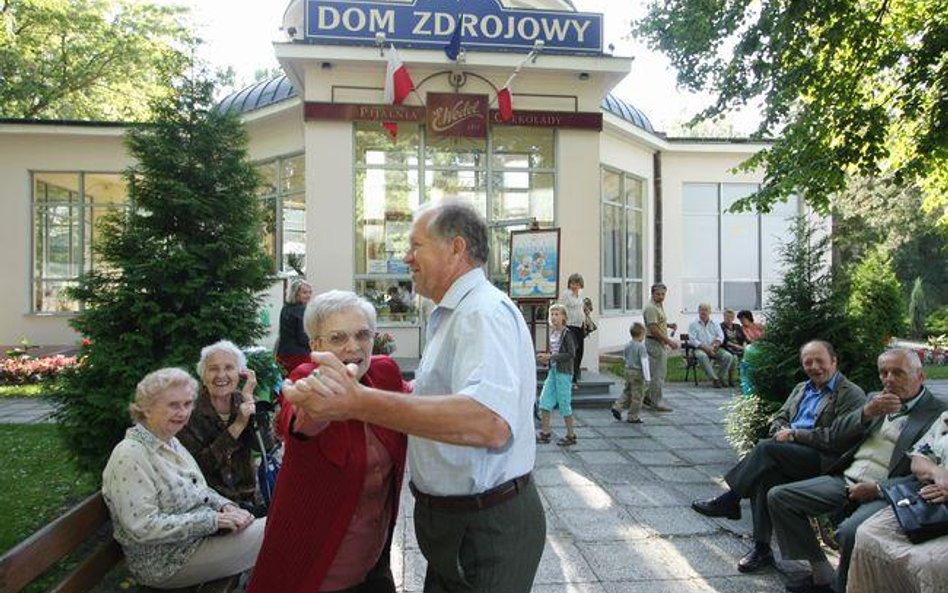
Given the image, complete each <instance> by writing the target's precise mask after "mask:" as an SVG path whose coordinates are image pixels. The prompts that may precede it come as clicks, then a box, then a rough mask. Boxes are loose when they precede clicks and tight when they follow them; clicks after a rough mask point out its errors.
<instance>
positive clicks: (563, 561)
mask: <svg viewBox="0 0 948 593" xmlns="http://www.w3.org/2000/svg"><path fill="white" fill-rule="evenodd" d="M597 581H598V579H597V578H596V573H595V572H593V570H592V568H591V567H590V566H589V563H588V562H586V559H585V558H583V555H582V553H581V552H580V551H579V548H577V547H576V544H574V543H573V542H572V541H571V540H570V539H568V538H561V537H547V538H546V544H545V545H544V547H543V556H542V557H541V558H540V566H539V568H538V569H537V576H536V579H535V580H534V583H535V584H534V587H533V591H534V592H536V591H537V590H538V589H537V587H538V586H539V585H549V584H574V585H577V584H580V583H583V584H585V583H589V584H597ZM597 586H598V585H597ZM551 590H552V591H557V590H566V591H568V590H569V589H551ZM578 590H579V591H582V589H578ZM593 590H595V589H593Z"/></svg>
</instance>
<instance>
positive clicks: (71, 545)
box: [0, 492, 123, 593]
mask: <svg viewBox="0 0 948 593" xmlns="http://www.w3.org/2000/svg"><path fill="white" fill-rule="evenodd" d="M109 520H110V519H109V511H108V508H107V507H106V506H105V501H104V500H103V499H102V494H101V493H100V492H96V493H95V494H93V495H91V496H89V497H88V498H86V499H85V500H84V501H82V502H81V503H79V504H78V505H76V506H75V507H73V508H72V509H70V510H69V511H67V512H66V514H64V515H62V516H60V517H58V518H57V519H56V520H54V521H53V522H52V523H50V524H49V525H47V526H45V527H43V528H42V529H40V530H39V531H37V532H36V533H34V534H33V535H31V536H30V537H29V538H27V539H25V540H24V541H22V542H20V543H19V544H18V545H17V546H16V547H14V548H12V549H11V550H9V551H7V553H5V554H4V555H3V556H2V557H0V593H17V592H18V591H21V590H22V589H23V588H24V587H26V586H27V585H29V584H30V583H31V582H33V581H34V580H35V579H36V578H37V577H38V576H40V575H41V574H43V572H45V571H46V570H47V569H48V568H49V567H51V566H53V565H54V564H56V563H58V562H59V561H60V560H62V559H63V558H65V557H66V556H67V555H69V554H70V553H71V552H72V551H73V550H75V549H76V548H78V547H79V546H80V545H81V544H83V543H84V542H86V541H87V540H88V539H89V538H91V537H93V536H94V535H95V534H96V532H97V531H98V530H99V529H100V528H102V527H103V526H104V525H106V524H108V523H109ZM122 557H123V556H122V550H121V548H120V547H119V545H118V543H117V542H116V541H115V540H114V539H112V538H111V537H109V538H108V539H107V541H105V542H103V543H102V544H100V545H99V546H97V547H96V549H95V550H94V551H93V552H92V553H91V554H89V555H88V556H86V557H85V558H83V560H82V562H81V563H80V564H79V565H78V566H77V567H76V568H75V569H74V570H73V571H72V572H70V573H69V574H68V575H67V576H66V577H65V578H64V579H63V580H62V581H61V582H60V583H59V584H58V585H57V586H56V587H55V588H54V589H52V592H53V593H86V592H87V591H89V590H91V589H92V588H93V587H94V586H95V585H97V584H98V583H99V582H100V581H102V579H103V578H104V577H105V575H106V574H107V573H108V572H109V571H110V570H111V569H112V568H113V567H114V566H115V565H116V564H118V563H119V562H120V561H121V560H122Z"/></svg>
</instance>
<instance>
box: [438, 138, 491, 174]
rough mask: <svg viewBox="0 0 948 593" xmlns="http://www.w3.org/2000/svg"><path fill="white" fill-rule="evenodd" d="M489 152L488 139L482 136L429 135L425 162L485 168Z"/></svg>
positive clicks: (443, 165)
mask: <svg viewBox="0 0 948 593" xmlns="http://www.w3.org/2000/svg"><path fill="white" fill-rule="evenodd" d="M486 153H487V140H486V139H482V138H437V139H432V138H430V137H428V146H427V151H426V154H425V163H426V164H427V166H429V167H451V168H453V167H474V168H483V167H485V166H486V163H485V161H484V158H485V155H486Z"/></svg>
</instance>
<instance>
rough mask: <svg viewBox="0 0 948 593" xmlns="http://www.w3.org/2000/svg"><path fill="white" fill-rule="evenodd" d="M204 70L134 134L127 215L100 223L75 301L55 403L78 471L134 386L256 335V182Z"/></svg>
mask: <svg viewBox="0 0 948 593" xmlns="http://www.w3.org/2000/svg"><path fill="white" fill-rule="evenodd" d="M212 93H213V85H212V83H210V82H209V81H208V80H207V78H206V77H204V76H203V74H198V75H192V77H191V78H188V79H185V80H183V81H181V82H180V83H179V84H177V85H176V87H175V92H174V94H173V96H171V97H169V98H168V99H164V100H159V101H158V102H157V103H156V104H154V105H153V109H154V111H155V121H154V123H153V124H149V125H145V126H141V127H136V128H133V129H131V130H130V131H129V132H128V134H127V136H126V144H127V147H128V150H129V152H130V154H131V156H132V157H133V158H134V160H135V163H136V164H135V165H133V166H132V167H131V168H130V169H129V170H128V171H126V174H125V176H126V179H127V182H128V192H129V208H128V209H127V210H126V211H124V212H118V213H115V214H114V215H112V216H110V217H106V218H105V219H104V220H103V221H102V223H101V226H100V227H99V229H100V232H101V234H100V237H101V241H100V243H99V244H98V245H97V247H96V253H97V268H96V270H95V271H92V272H90V273H87V274H85V275H83V276H82V277H81V278H80V280H79V283H78V286H77V287H76V288H75V289H73V290H72V291H71V292H72V296H73V297H74V298H77V299H79V300H80V301H81V302H83V303H84V305H85V308H84V310H83V311H82V312H80V313H79V314H78V315H77V316H76V317H75V318H74V320H73V322H72V325H73V327H74V328H75V329H76V330H78V331H79V332H80V333H81V334H82V335H83V336H84V337H85V338H87V339H88V340H86V341H85V343H86V345H85V346H84V347H83V349H82V352H81V356H82V357H83V360H84V362H83V364H81V365H80V366H79V368H78V369H77V371H76V372H74V373H72V374H69V375H67V376H65V377H64V378H63V380H62V381H61V383H60V384H59V386H58V388H57V389H56V390H54V393H53V398H54V399H55V400H56V401H57V402H58V403H59V404H60V405H59V407H58V411H57V414H56V415H57V419H58V421H59V423H60V426H61V427H62V429H63V432H64V436H65V438H66V440H67V442H68V444H69V445H70V448H71V450H72V451H74V452H75V454H76V456H77V458H78V460H79V462H80V464H81V465H82V467H84V468H86V469H89V470H92V471H99V470H101V468H102V467H103V466H104V464H105V461H106V460H107V458H108V455H109V452H110V451H111V448H112V447H113V445H114V444H115V443H116V442H117V441H118V440H119V439H121V437H122V435H123V433H124V430H125V428H126V427H127V426H128V425H129V418H128V412H127V406H128V403H129V401H130V400H131V398H132V397H133V395H134V389H135V385H136V383H137V382H138V381H139V380H140V379H141V378H142V377H143V376H144V375H145V374H146V373H148V372H149V371H152V370H155V369H157V368H160V367H165V366H180V367H184V368H189V369H190V368H193V365H194V363H195V362H197V358H198V354H199V351H200V349H201V348H202V347H203V346H206V345H207V344H210V343H212V342H215V341H217V340H220V339H222V338H227V339H230V340H232V341H234V342H235V343H237V344H238V345H242V346H248V345H251V344H252V343H253V342H254V340H256V339H258V338H260V337H261V336H262V335H263V331H264V328H263V327H262V326H261V324H260V322H259V320H258V308H259V306H260V297H259V296H258V295H260V293H261V292H262V291H263V290H265V289H266V288H267V287H268V286H269V278H268V274H269V270H270V269H271V266H272V262H270V261H269V258H268V256H267V254H266V253H265V252H264V250H263V248H262V246H261V242H260V234H259V233H260V224H261V213H260V209H259V205H258V202H257V200H256V197H255V190H256V188H257V185H258V177H257V174H256V172H255V170H254V168H253V166H252V165H251V163H250V162H249V160H248V156H247V150H246V144H247V136H246V133H245V131H244V129H243V127H242V125H241V123H240V121H239V120H238V119H236V116H233V115H227V114H224V113H221V112H219V111H217V110H216V109H215V108H214V103H213V99H212V97H213V94H212Z"/></svg>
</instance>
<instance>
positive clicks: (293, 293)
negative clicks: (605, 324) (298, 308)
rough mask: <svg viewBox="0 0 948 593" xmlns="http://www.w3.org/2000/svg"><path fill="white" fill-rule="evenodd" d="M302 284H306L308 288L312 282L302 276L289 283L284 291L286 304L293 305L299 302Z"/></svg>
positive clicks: (311, 286)
mask: <svg viewBox="0 0 948 593" xmlns="http://www.w3.org/2000/svg"><path fill="white" fill-rule="evenodd" d="M304 286H308V287H309V288H310V289H312V288H313V285H312V284H310V283H309V282H307V281H306V280H303V279H302V278H299V279H296V280H294V281H293V282H292V283H291V284H290V290H289V291H288V292H287V293H286V303H287V304H288V305H295V304H297V303H299V302H300V290H302V289H303V287H304Z"/></svg>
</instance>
